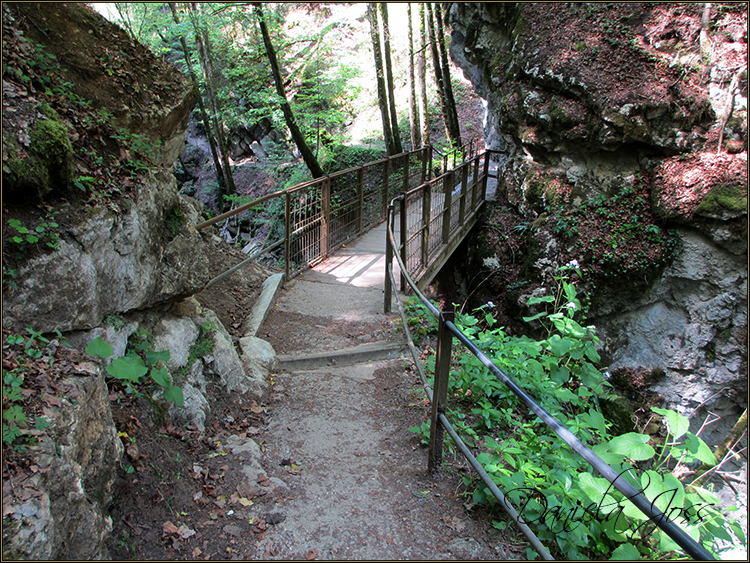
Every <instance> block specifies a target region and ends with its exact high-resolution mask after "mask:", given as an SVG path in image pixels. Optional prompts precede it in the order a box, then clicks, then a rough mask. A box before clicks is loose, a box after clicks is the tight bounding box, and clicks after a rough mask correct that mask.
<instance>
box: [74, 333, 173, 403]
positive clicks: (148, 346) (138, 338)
mask: <svg viewBox="0 0 750 563" xmlns="http://www.w3.org/2000/svg"><path fill="white" fill-rule="evenodd" d="M151 340H152V339H151V335H150V334H149V333H148V332H147V331H145V330H143V329H141V330H139V331H138V332H137V333H136V335H135V338H134V339H132V340H131V342H129V344H130V346H129V349H128V351H127V352H126V354H125V356H123V357H122V358H116V359H115V360H113V361H112V364H111V365H109V366H107V373H108V374H109V375H111V376H112V377H114V378H115V379H117V380H118V381H120V383H122V384H123V385H124V386H125V388H126V389H127V391H128V393H131V394H136V395H138V394H140V391H139V390H140V389H141V388H145V386H146V383H147V381H146V374H149V376H150V378H151V381H153V382H154V383H156V384H157V385H158V386H159V388H160V389H161V391H162V394H163V396H164V398H165V399H166V400H167V401H170V402H172V403H174V404H175V405H177V406H178V407H181V406H182V405H183V403H184V397H183V394H182V389H180V388H179V387H177V386H176V385H172V378H171V376H170V374H169V369H168V368H167V366H166V363H165V362H168V361H169V350H164V351H161V352H156V351H154V350H153V345H152V343H151ZM86 353H87V354H89V355H90V356H98V357H100V358H102V359H107V358H109V357H110V356H111V355H112V346H110V345H109V344H108V343H107V342H106V341H105V340H104V339H102V338H101V337H97V338H95V339H94V340H92V341H91V342H90V343H89V345H88V346H87V347H86ZM148 396H149V397H151V398H152V399H153V397H152V396H151V395H148Z"/></svg>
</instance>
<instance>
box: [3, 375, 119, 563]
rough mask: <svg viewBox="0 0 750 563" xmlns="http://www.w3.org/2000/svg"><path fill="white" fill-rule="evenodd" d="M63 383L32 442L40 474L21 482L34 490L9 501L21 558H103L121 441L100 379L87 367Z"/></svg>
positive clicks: (104, 386)
mask: <svg viewBox="0 0 750 563" xmlns="http://www.w3.org/2000/svg"><path fill="white" fill-rule="evenodd" d="M91 367H92V368H93V366H91ZM94 371H96V370H95V369H94ZM62 383H63V385H64V388H65V389H66V393H65V395H64V396H62V397H60V398H59V401H55V406H49V407H45V411H44V414H45V416H46V417H47V420H48V421H50V422H51V424H52V427H51V428H50V429H49V430H48V432H47V437H45V438H44V439H43V440H42V441H41V442H40V443H39V444H37V446H36V449H37V452H36V453H37V454H38V457H37V464H38V467H39V473H37V474H36V475H34V477H32V481H33V482H32V483H30V487H27V490H28V489H29V488H31V489H35V490H36V491H38V494H35V495H32V496H31V497H30V498H28V499H27V500H25V501H23V502H22V503H21V504H20V505H18V506H11V509H12V510H13V513H12V515H11V516H12V518H14V519H17V520H18V521H19V525H18V528H17V530H16V532H15V536H14V538H13V539H12V541H11V545H12V547H13V549H15V550H18V551H19V552H20V553H22V554H23V556H24V558H28V559H66V560H91V559H106V558H107V557H108V554H107V553H106V551H105V549H104V547H103V546H104V540H105V539H106V538H107V536H108V535H109V533H110V532H111V531H112V520H111V518H110V517H109V514H108V507H109V504H110V503H111V501H112V485H113V483H114V480H115V477H116V467H117V464H118V463H119V461H120V459H121V458H122V450H123V448H122V443H121V442H120V439H119V438H118V437H117V431H116V430H115V427H114V423H113V422H112V414H111V411H110V408H109V399H108V393H107V385H106V383H105V382H104V378H103V377H102V376H101V375H100V374H98V373H92V374H91V375H89V376H86V377H73V378H69V379H67V380H66V381H64V382H62Z"/></svg>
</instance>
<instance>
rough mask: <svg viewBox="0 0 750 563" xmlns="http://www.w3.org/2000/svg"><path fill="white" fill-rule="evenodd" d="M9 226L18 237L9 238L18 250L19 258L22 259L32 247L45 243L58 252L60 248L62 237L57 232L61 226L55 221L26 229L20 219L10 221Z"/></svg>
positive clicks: (44, 222)
mask: <svg viewBox="0 0 750 563" xmlns="http://www.w3.org/2000/svg"><path fill="white" fill-rule="evenodd" d="M8 226H9V227H11V228H12V229H13V230H15V232H16V233H17V234H16V235H13V236H11V237H9V238H8V242H10V243H12V244H14V245H15V246H16V248H17V249H18V255H17V258H19V259H21V258H23V257H24V256H26V254H27V253H28V251H29V249H30V248H32V247H37V245H40V244H41V243H44V244H45V245H46V246H47V247H49V248H51V249H53V250H57V248H59V246H60V235H59V234H58V233H57V230H56V229H58V228H59V227H60V225H58V224H57V223H55V222H53V221H43V222H41V223H39V224H38V225H37V226H36V227H33V228H32V227H25V226H24V225H23V224H22V223H21V221H19V220H18V219H8Z"/></svg>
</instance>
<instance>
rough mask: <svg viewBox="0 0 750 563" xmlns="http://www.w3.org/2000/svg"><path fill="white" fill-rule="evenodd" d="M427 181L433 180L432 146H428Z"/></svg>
mask: <svg viewBox="0 0 750 563" xmlns="http://www.w3.org/2000/svg"><path fill="white" fill-rule="evenodd" d="M427 179H428V180H432V145H428V146H427Z"/></svg>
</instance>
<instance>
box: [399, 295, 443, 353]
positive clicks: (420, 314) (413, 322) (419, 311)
mask: <svg viewBox="0 0 750 563" xmlns="http://www.w3.org/2000/svg"><path fill="white" fill-rule="evenodd" d="M433 304H434V305H435V306H437V303H435V302H434V301H433ZM404 313H405V314H406V323H407V325H408V327H409V331H410V332H411V335H412V338H413V339H414V342H415V343H416V344H417V346H419V345H420V344H421V343H422V340H423V338H424V337H425V336H430V335H436V334H437V329H438V321H437V319H436V318H435V317H434V316H433V314H432V313H430V311H429V309H428V308H427V307H426V306H425V305H424V303H422V302H421V301H420V300H419V297H417V296H415V295H412V296H409V297H407V298H406V299H404Z"/></svg>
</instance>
